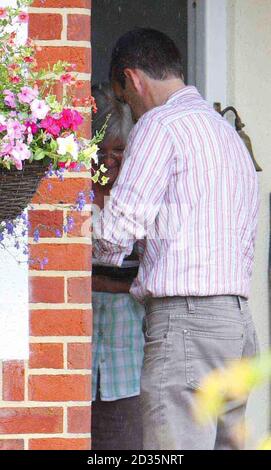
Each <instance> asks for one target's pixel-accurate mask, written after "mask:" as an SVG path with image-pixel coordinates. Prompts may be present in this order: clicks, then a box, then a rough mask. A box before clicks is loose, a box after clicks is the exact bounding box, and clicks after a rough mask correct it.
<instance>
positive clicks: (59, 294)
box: [29, 276, 64, 303]
mask: <svg viewBox="0 0 271 470" xmlns="http://www.w3.org/2000/svg"><path fill="white" fill-rule="evenodd" d="M29 302H32V303H38V302H45V303H62V302H64V277H40V276H38V277H34V276H30V278H29Z"/></svg>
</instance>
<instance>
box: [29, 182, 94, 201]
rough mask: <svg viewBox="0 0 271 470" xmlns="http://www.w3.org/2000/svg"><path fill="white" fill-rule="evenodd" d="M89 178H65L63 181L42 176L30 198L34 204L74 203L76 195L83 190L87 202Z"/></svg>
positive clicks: (89, 186) (89, 187) (89, 188)
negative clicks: (33, 194)
mask: <svg viewBox="0 0 271 470" xmlns="http://www.w3.org/2000/svg"><path fill="white" fill-rule="evenodd" d="M90 190H91V179H90V178H72V179H71V178H66V179H64V181H60V180H53V179H48V178H44V179H43V180H42V181H41V183H40V185H39V187H38V190H37V192H36V194H35V196H34V197H33V199H32V203H35V204H43V203H47V204H61V203H62V204H66V203H67V204H76V201H77V199H78V195H79V193H80V192H83V193H84V194H85V197H86V201H87V203H89V202H90V201H89V193H90Z"/></svg>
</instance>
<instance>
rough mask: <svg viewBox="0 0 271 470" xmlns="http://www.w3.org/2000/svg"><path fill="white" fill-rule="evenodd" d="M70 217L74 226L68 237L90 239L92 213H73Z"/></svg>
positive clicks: (69, 214) (70, 213)
mask: <svg viewBox="0 0 271 470" xmlns="http://www.w3.org/2000/svg"><path fill="white" fill-rule="evenodd" d="M68 216H69V217H72V219H73V226H72V227H71V229H69V231H68V237H69V238H71V237H90V236H91V231H92V226H91V212H90V211H82V212H79V211H72V212H69V213H68Z"/></svg>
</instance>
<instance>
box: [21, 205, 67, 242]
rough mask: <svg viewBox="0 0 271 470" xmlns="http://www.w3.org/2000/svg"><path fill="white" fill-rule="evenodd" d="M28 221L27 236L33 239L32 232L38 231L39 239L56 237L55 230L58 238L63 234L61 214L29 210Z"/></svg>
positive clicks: (60, 212) (58, 212)
mask: <svg viewBox="0 0 271 470" xmlns="http://www.w3.org/2000/svg"><path fill="white" fill-rule="evenodd" d="M28 221H29V224H30V227H29V230H28V235H29V237H33V235H34V231H35V230H38V231H39V237H40V238H42V237H56V235H58V233H57V234H56V230H58V231H59V232H60V233H59V236H60V235H62V234H63V212H62V211H61V210H59V211H45V210H29V211H28Z"/></svg>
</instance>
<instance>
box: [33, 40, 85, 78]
mask: <svg viewBox="0 0 271 470" xmlns="http://www.w3.org/2000/svg"><path fill="white" fill-rule="evenodd" d="M36 60H37V65H38V68H46V69H47V67H48V64H49V65H51V66H52V65H54V64H55V63H56V62H57V61H58V60H62V61H67V62H69V63H70V64H76V72H78V73H80V72H83V73H90V70H91V51H90V48H88V47H69V46H44V47H42V48H41V50H40V51H37V52H36Z"/></svg>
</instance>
